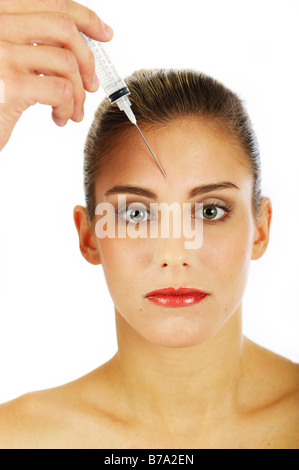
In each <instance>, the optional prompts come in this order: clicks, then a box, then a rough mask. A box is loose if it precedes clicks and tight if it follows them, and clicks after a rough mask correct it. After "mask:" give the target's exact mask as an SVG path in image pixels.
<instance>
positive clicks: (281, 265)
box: [0, 0, 299, 402]
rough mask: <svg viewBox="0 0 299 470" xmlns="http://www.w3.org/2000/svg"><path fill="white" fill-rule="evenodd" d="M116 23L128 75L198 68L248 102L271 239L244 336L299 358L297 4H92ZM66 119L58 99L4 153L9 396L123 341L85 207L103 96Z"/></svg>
mask: <svg viewBox="0 0 299 470" xmlns="http://www.w3.org/2000/svg"><path fill="white" fill-rule="evenodd" d="M81 3H82V4H85V5H86V6H88V7H89V8H91V9H94V10H95V11H96V12H97V13H98V15H99V16H100V17H101V18H102V19H103V20H105V21H106V22H107V23H108V24H110V25H111V26H112V27H113V29H114V33H115V35H114V39H113V40H112V42H111V43H107V44H106V50H107V52H108V54H109V55H110V57H111V59H112V61H113V62H114V64H115V65H116V67H117V68H118V70H119V72H120V74H121V75H122V76H123V77H125V76H126V75H129V74H131V73H132V72H133V71H134V70H137V69H139V68H156V67H165V68H167V67H173V68H193V69H197V70H200V71H203V72H205V73H207V74H209V75H212V76H213V77H215V78H217V79H219V80H220V81H222V82H223V83H224V84H225V85H226V86H228V87H229V88H231V89H232V90H233V91H235V92H236V93H237V94H238V95H239V96H240V97H241V98H242V99H243V100H244V102H245V105H246V107H247V109H248V111H249V114H250V116H251V119H252V121H253V125H254V128H255V130H256V133H257V136H258V140H259V143H260V148H261V157H262V176H263V184H262V191H263V194H265V195H268V196H269V197H270V198H271V200H272V204H273V219H272V226H271V234H270V244H269V246H268V249H267V251H266V253H265V255H264V256H263V257H262V258H261V259H260V260H257V261H252V262H251V270H250V274H249V280H248V285H247V290H246V293H245V296H244V298H243V311H244V333H245V334H246V335H247V336H248V337H249V338H251V339H252V340H253V341H255V342H257V343H259V344H261V345H262V346H264V347H266V348H268V349H270V350H272V351H274V352H276V353H278V354H280V355H283V356H285V357H287V358H289V359H291V360H292V361H294V362H298V361H299V346H298V336H299V334H298V329H299V320H298V317H299V315H298V310H299V294H298V279H299V269H298V265H299V249H298V238H299V213H298V204H297V201H298V186H299V184H298V174H299V172H298V147H299V143H298V108H299V93H298V83H299V73H298V70H299V68H298V61H299V59H298V36H299V33H298V14H299V2H298V1H297V0H283V1H282V0H281V1H275V0H250V1H247V0H246V1H244V0H243V1H241V0H225V1H223V0H209V1H199V0H185V1H180V2H177V1H173V0H163V1H162V0H151V1H149V2H140V0H138V1H137V0H126V1H125V2H122V1H120V0H118V1H116V0H102V1H101V2H99V1H88V3H86V2H83V1H82V2H81ZM104 96H105V95H104V92H103V91H102V90H99V91H98V92H96V93H95V94H89V93H88V96H87V99H86V105H85V118H84V121H83V122H82V123H79V124H78V123H74V122H72V121H69V123H68V124H67V126H66V127H65V128H59V127H58V126H56V125H55V124H54V123H53V121H52V119H51V111H52V110H51V108H50V107H49V106H45V105H40V104H37V105H35V106H34V107H32V108H30V109H29V110H27V111H26V112H25V113H24V115H23V116H22V117H21V119H20V120H19V122H18V123H17V126H16V127H15V129H14V131H13V134H12V137H11V140H10V141H9V143H8V144H7V146H6V147H5V148H4V150H3V151H2V152H1V154H0V224H1V230H0V378H1V386H0V402H4V401H7V400H10V399H12V398H15V397H17V396H19V395H21V394H23V393H26V392H28V391H32V390H40V389H43V388H50V387H54V386H57V385H61V384H63V383H66V382H68V381H70V380H73V379H75V378H77V377H80V376H82V375H84V374H85V373H87V372H89V371H90V370H92V369H94V368H96V367H98V366H99V365H101V364H103V363H104V362H106V361H107V360H109V359H110V358H111V357H112V356H113V355H114V353H115V352H116V350H117V342H116V334H115V323H114V309H113V303H112V300H111V298H110V295H109V292H108V289H107V286H106V282H105V278H104V275H103V271H102V267H101V266H100V265H99V266H93V265H91V264H89V263H87V262H86V261H85V259H84V258H83V257H82V255H81V253H80V251H79V242H78V235H77V231H76V228H75V224H74V221H73V207H74V206H75V205H76V204H81V205H84V195H83V176H82V175H83V171H82V170H83V147H84V142H85V138H86V135H87V132H88V129H89V126H90V124H91V122H92V119H93V115H94V112H95V110H96V107H97V105H98V104H99V102H100V101H101V100H102V99H103V98H104Z"/></svg>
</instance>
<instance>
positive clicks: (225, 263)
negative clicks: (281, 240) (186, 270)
mask: <svg viewBox="0 0 299 470" xmlns="http://www.w3.org/2000/svg"><path fill="white" fill-rule="evenodd" d="M209 230H210V231H209V232H208V231H207V232H206V233H205V232H204V238H203V245H202V248H201V249H200V251H202V253H200V255H199V256H200V261H201V263H203V264H204V265H205V266H206V269H207V272H208V273H210V276H211V279H210V281H211V282H212V283H214V285H215V281H216V282H217V281H218V284H217V287H218V288H220V289H222V288H223V289H224V290H227V292H228V293H229V292H231V293H233V292H234V288H235V289H236V288H238V289H240V288H243V287H245V284H246V280H247V275H248V269H249V263H250V259H251V251H252V240H253V238H252V237H253V225H252V222H251V220H250V219H249V218H248V219H246V218H243V219H242V220H240V221H239V222H236V223H234V224H229V226H227V228H226V229H225V230H223V229H221V226H220V229H219V231H218V232H217V231H216V228H212V229H209Z"/></svg>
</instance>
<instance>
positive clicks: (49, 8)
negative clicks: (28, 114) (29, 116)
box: [0, 0, 113, 151]
mask: <svg viewBox="0 0 299 470" xmlns="http://www.w3.org/2000/svg"><path fill="white" fill-rule="evenodd" d="M107 28H108V29H107ZM107 28H106V26H105V24H104V23H103V21H102V20H101V19H100V18H99V17H98V16H97V15H96V13H95V12H93V11H92V10H90V9H88V8H86V7H83V6H82V5H80V4H79V3H76V2H72V1H71V0H59V1H57V0H15V1H13V2H12V1H11V0H0V80H1V89H2V88H3V87H4V89H5V94H4V96H5V98H4V103H3V102H1V101H2V99H1V101H0V151H1V150H2V149H3V148H4V146H5V145H6V144H7V142H8V140H9V138H10V136H11V133H12V131H13V128H14V127H15V125H16V123H17V121H18V120H19V118H20V116H21V115H22V113H23V112H24V111H25V110H26V109H28V108H29V107H30V106H33V105H34V104H36V103H41V104H46V105H50V106H51V107H52V110H53V112H52V119H53V121H54V122H55V124H57V125H58V126H60V127H62V126H64V125H65V124H66V123H67V121H68V119H72V120H73V121H74V122H80V121H82V119H83V115H84V109H83V106H84V101H85V98H86V92H85V90H87V91H89V92H93V91H96V90H97V89H98V87H99V83H94V82H93V80H94V75H95V63H94V57H93V54H92V52H91V51H90V49H89V48H88V47H87V45H86V44H85V41H84V39H83V38H82V36H81V35H80V32H79V31H82V32H83V33H85V34H86V35H87V36H90V37H92V38H93V39H96V40H98V41H109V40H110V39H111V38H112V35H113V32H112V30H111V28H110V27H108V26H107ZM109 28H110V29H109ZM33 44H36V46H34V45H33ZM41 74H43V75H44V76H41Z"/></svg>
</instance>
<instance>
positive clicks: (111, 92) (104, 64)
mask: <svg viewBox="0 0 299 470" xmlns="http://www.w3.org/2000/svg"><path fill="white" fill-rule="evenodd" d="M81 35H82V36H83V38H84V39H85V42H86V44H87V45H88V47H89V48H90V50H91V52H92V53H93V55H94V58H95V72H96V74H97V76H98V79H99V81H100V85H101V86H102V87H103V89H104V91H105V93H106V95H107V96H108V98H109V100H110V102H111V103H116V104H117V106H118V107H119V109H120V110H121V111H124V112H125V113H126V115H127V116H128V118H129V120H130V121H131V122H132V123H133V124H134V125H135V126H136V127H137V129H138V131H139V133H140V135H141V137H142V138H143V140H144V142H145V144H146V145H147V148H148V149H149V151H150V153H151V155H152V156H153V158H154V160H155V162H156V163H157V165H158V167H159V168H160V170H161V172H162V174H163V176H164V177H165V178H167V176H166V173H165V171H164V170H163V168H162V167H161V165H160V163H159V162H158V160H157V159H156V157H155V155H154V154H153V152H152V150H151V148H150V146H149V145H148V143H147V141H146V140H145V138H144V135H143V134H142V132H141V130H140V129H139V126H138V124H137V120H136V117H135V115H134V113H133V111H132V109H131V102H130V100H129V98H128V95H129V94H130V90H129V89H128V87H127V85H126V83H125V82H124V80H123V79H122V78H121V77H120V76H119V74H118V72H117V71H116V69H115V67H114V66H113V64H112V63H111V60H110V59H109V57H108V55H107V53H106V51H105V50H104V48H103V46H102V44H101V43H100V42H99V41H96V40H94V39H91V38H89V37H88V36H86V35H85V34H84V33H82V32H81Z"/></svg>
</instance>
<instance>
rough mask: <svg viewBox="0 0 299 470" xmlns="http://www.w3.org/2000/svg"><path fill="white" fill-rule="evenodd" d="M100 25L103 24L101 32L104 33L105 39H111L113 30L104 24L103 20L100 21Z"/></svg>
mask: <svg viewBox="0 0 299 470" xmlns="http://www.w3.org/2000/svg"><path fill="white" fill-rule="evenodd" d="M102 24H103V31H104V34H105V36H106V38H107V39H111V38H112V36H113V29H112V28H111V26H109V25H108V24H106V23H104V21H103V20H102Z"/></svg>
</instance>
